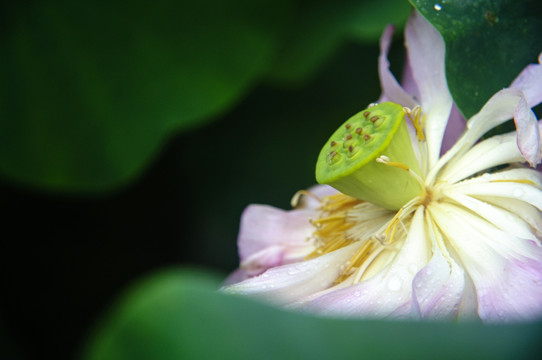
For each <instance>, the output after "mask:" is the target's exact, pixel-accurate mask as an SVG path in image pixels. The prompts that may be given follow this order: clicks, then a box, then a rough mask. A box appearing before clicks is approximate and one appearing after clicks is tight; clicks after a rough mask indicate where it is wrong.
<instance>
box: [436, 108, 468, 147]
mask: <svg viewBox="0 0 542 360" xmlns="http://www.w3.org/2000/svg"><path fill="white" fill-rule="evenodd" d="M466 127H467V120H465V118H464V117H463V115H461V112H460V111H459V109H458V108H457V106H456V105H455V104H453V105H452V111H451V113H450V117H449V118H448V125H446V131H445V132H444V138H443V139H442V148H441V149H440V153H441V154H444V153H445V152H446V151H448V150H449V149H450V148H451V147H452V146H453V145H454V144H455V142H456V141H457V139H459V137H460V136H461V134H463V131H465V128H466Z"/></svg>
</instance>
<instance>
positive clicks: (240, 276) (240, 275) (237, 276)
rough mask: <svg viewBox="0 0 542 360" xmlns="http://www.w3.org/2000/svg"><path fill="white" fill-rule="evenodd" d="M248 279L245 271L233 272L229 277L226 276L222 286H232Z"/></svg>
mask: <svg viewBox="0 0 542 360" xmlns="http://www.w3.org/2000/svg"><path fill="white" fill-rule="evenodd" d="M249 277H250V276H249V275H248V274H247V273H246V271H245V270H243V269H237V270H235V271H234V272H232V273H231V274H230V275H228V277H227V278H226V280H224V282H223V283H222V286H229V285H232V284H236V283H238V282H241V281H245V280H246V279H248V278H249Z"/></svg>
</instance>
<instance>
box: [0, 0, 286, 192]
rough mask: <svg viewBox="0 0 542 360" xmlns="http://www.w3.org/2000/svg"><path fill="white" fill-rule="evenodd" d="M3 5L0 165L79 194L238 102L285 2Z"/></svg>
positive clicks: (131, 168)
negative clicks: (166, 141) (179, 133)
mask: <svg viewBox="0 0 542 360" xmlns="http://www.w3.org/2000/svg"><path fill="white" fill-rule="evenodd" d="M6 4H8V5H4V7H5V8H4V9H3V11H1V15H0V16H1V17H2V32H1V35H0V38H1V39H2V46H1V47H0V84H1V85H0V95H1V100H0V143H1V144H2V145H1V146H2V148H1V151H0V173H1V174H2V175H3V176H4V177H6V178H8V179H11V180H12V181H16V182H21V183H24V184H27V185H31V186H34V187H37V188H41V189H47V190H58V191H88V192H95V191H103V190H110V189H113V188H115V187H118V186H120V185H121V184H124V183H126V182H128V181H130V180H131V179H133V178H134V177H135V176H137V175H138V174H139V173H141V171H142V169H143V168H144V167H145V166H146V165H147V164H148V163H149V162H150V161H151V160H152V158H153V157H154V156H155V155H156V153H157V152H158V150H159V149H160V148H161V146H162V145H163V143H164V141H165V140H166V139H167V137H168V136H170V135H171V134H172V132H175V131H179V130H186V129H189V128H191V127H193V126H195V125H199V124H201V123H203V122H208V121H210V120H211V118H212V117H215V116H216V115H217V114H219V113H220V112H222V111H224V110H225V109H227V108H228V107H230V106H231V105H232V104H233V103H235V102H236V101H238V100H239V99H240V97H241V96H243V95H244V94H245V93H246V92H247V90H248V89H249V88H250V87H251V86H252V85H254V84H255V82H256V81H258V79H259V78H260V77H261V76H262V75H263V74H264V73H265V72H266V71H267V69H268V67H269V66H270V61H271V58H272V57H273V56H274V53H275V50H276V47H277V44H278V39H279V37H280V35H281V32H282V31H283V30H282V28H283V24H282V23H283V21H282V18H283V17H284V16H286V14H288V13H289V11H290V10H289V6H288V4H287V3H286V2H285V1H275V0H260V1H256V2H254V1H249V0H231V1H228V2H223V1H220V0H203V1H200V0H191V1H173V0H158V1H153V2H142V1H136V2H133V1H126V0H121V1H113V2H111V1H103V0H101V1H100V0H98V1H68V0H59V1H46V2H41V1H34V2H31V3H30V4H28V3H26V2H25V3H20V2H8V3H6ZM204 145H205V144H202V146H204ZM194 151H196V152H197V149H194ZM187 156H190V155H187Z"/></svg>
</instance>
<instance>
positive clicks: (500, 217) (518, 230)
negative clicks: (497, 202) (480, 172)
mask: <svg viewBox="0 0 542 360" xmlns="http://www.w3.org/2000/svg"><path fill="white" fill-rule="evenodd" d="M446 196H448V197H449V198H450V199H452V200H454V201H456V202H458V203H460V204H461V205H462V206H465V207H466V208H468V209H470V210H472V211H473V212H475V213H476V214H478V216H480V217H482V218H484V219H486V220H487V221H489V222H491V223H492V224H493V225H494V226H495V227H496V228H498V229H500V230H502V231H504V232H506V233H509V234H511V235H514V236H516V237H518V238H522V239H529V240H532V241H535V242H536V241H538V240H537V237H536V234H534V233H533V232H532V230H531V227H530V226H529V224H528V223H526V222H525V221H524V220H523V219H522V218H520V217H519V216H518V215H516V214H514V213H512V212H510V211H507V210H505V209H502V208H500V207H497V206H494V205H491V204H489V203H487V202H484V201H482V200H478V199H475V198H473V197H470V196H467V195H464V194H462V193H460V192H459V191H455V192H451V191H450V192H447V193H446Z"/></svg>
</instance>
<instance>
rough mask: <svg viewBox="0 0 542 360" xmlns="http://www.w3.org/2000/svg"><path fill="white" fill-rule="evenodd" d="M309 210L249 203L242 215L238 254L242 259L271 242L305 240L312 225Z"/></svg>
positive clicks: (298, 242)
mask: <svg viewBox="0 0 542 360" xmlns="http://www.w3.org/2000/svg"><path fill="white" fill-rule="evenodd" d="M314 215H315V212H314V211H312V210H306V209H302V210H291V211H285V210H281V209H277V208H274V207H272V206H267V205H250V206H248V207H247V208H246V209H245V211H244V212H243V215H241V227H240V229H239V241H238V245H239V255H240V258H241V261H244V260H246V259H247V258H248V257H250V256H252V255H254V254H256V253H259V252H261V251H262V250H264V249H266V248H268V247H270V246H277V245H278V246H296V245H305V244H307V241H306V240H307V238H308V237H309V236H310V235H311V234H312V233H313V231H314V227H313V225H312V224H311V223H310V222H309V218H310V217H314Z"/></svg>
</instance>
